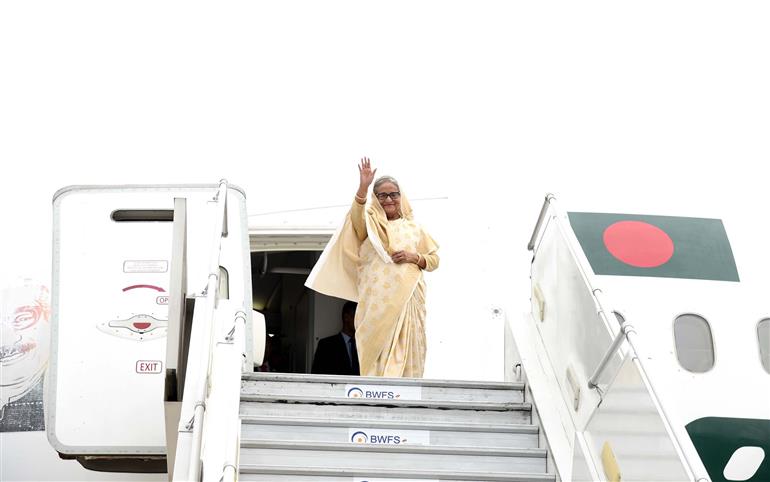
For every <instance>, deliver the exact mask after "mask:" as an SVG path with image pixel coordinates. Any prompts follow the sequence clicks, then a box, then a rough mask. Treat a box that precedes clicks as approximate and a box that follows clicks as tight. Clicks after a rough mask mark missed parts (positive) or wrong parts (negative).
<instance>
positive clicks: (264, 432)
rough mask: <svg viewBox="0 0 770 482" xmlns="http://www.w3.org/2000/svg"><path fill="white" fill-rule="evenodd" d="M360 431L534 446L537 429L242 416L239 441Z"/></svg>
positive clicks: (448, 443) (378, 439)
mask: <svg viewBox="0 0 770 482" xmlns="http://www.w3.org/2000/svg"><path fill="white" fill-rule="evenodd" d="M359 432H363V434H364V437H363V438H364V443H383V442H389V441H390V440H389V439H388V438H387V436H388V435H391V436H393V437H398V439H397V440H398V442H399V443H403V444H409V445H415V444H417V445H429V446H443V447H458V446H472V447H501V448H536V447H537V446H538V428H537V427H535V426H533V425H511V426H505V427H501V426H499V425H483V424H448V423H443V424H442V423H424V422H415V423H394V422H390V421H371V420H370V421H361V420H355V419H349V418H348V419H338V420H333V419H332V420H314V419H291V418H284V419H270V418H268V417H243V418H242V432H241V438H242V440H248V441H268V440H281V441H295V442H314V443H326V442H329V443H356V440H355V439H356V438H358V440H359V441H360V440H361V436H360V435H359V436H358V437H356V434H358V433H359Z"/></svg>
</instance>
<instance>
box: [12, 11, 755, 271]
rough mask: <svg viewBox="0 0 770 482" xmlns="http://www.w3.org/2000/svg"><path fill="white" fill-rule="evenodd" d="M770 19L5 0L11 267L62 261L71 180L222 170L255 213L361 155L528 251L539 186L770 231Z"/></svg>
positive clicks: (334, 198) (341, 187)
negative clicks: (769, 211) (55, 241)
mask: <svg viewBox="0 0 770 482" xmlns="http://www.w3.org/2000/svg"><path fill="white" fill-rule="evenodd" d="M768 25H770V6H768V4H767V3H765V2H670V1H666V2H654V1H653V2H636V3H633V4H629V3H625V2H623V3H621V2H588V3H584V2H580V3H577V2H575V3H553V2H509V1H506V2H488V1H479V0H474V1H463V2H458V1H435V2H428V1H388V2H366V1H350V2H341V1H333V2H329V1H323V2H321V1H312V2H310V1H308V2H299V1H296V2H295V1H275V2H264V1H250V2H209V3H200V2H170V3H169V2H145V1H139V2H107V1H103V0H100V1H93V2H78V1H68V2H35V1H22V2H3V3H2V4H1V5H0V160H1V161H2V165H3V168H4V174H5V175H4V176H3V188H2V190H0V206H1V207H0V209H2V220H3V226H4V229H3V236H2V240H0V243H2V244H0V247H2V249H0V266H2V281H3V283H8V282H10V281H11V280H12V279H14V278H15V277H18V276H22V277H35V278H46V277H47V276H48V275H49V273H50V251H51V235H50V226H51V204H50V202H51V197H52V195H53V194H54V192H55V191H56V190H57V189H59V188H61V187H63V186H66V185H70V184H95V183H98V184H104V183H107V184H113V183H184V182H216V181H217V180H219V179H220V178H223V177H225V178H227V179H229V180H230V181H231V182H233V183H236V184H239V185H241V186H243V187H244V188H246V191H247V194H248V198H249V210H250V212H251V213H258V212H266V211H275V210H278V209H286V208H299V207H306V206H316V205H329V204H344V203H347V202H349V200H350V198H351V196H352V194H353V192H354V190H355V187H356V182H357V172H356V169H355V163H356V161H357V159H358V158H360V157H361V156H363V155H366V156H369V157H370V158H371V159H372V160H373V162H374V163H375V166H378V167H379V168H380V171H379V172H378V173H382V174H384V173H390V174H393V175H395V176H396V177H398V178H399V179H401V182H402V184H403V186H404V189H405V190H406V191H407V192H409V193H410V194H411V196H412V197H430V196H449V197H450V200H451V202H450V203H449V205H450V211H451V212H449V213H448V214H447V216H448V217H450V218H451V219H453V220H455V219H456V220H457V221H458V223H466V224H467V226H468V227H469V228H470V229H471V230H478V229H487V230H491V231H492V232H494V231H495V230H499V233H500V235H505V236H510V237H511V238H512V241H513V242H514V244H515V249H516V250H521V251H520V253H522V254H523V255H525V251H523V248H522V247H523V246H524V245H525V244H526V241H527V239H528V237H529V234H530V232H531V229H532V225H533V223H534V220H535V218H536V216H537V211H538V209H539V207H540V203H541V201H542V196H543V195H544V194H545V193H546V192H554V193H556V194H557V195H559V196H560V198H562V199H568V200H570V199H572V200H575V201H576V202H579V203H587V204H590V205H594V204H595V205H596V206H597V207H598V208H601V209H602V210H606V211H624V210H625V212H646V213H651V214H683V215H704V216H705V215H710V213H715V214H713V217H720V216H721V215H722V213H723V212H728V211H729V212H732V213H736V212H737V213H745V215H746V216H749V217H752V216H753V219H754V220H755V222H758V223H759V225H760V226H759V227H758V228H757V229H764V231H763V232H764V233H765V237H764V239H765V240H767V239H768V236H767V232H768V231H767V224H768V221H767V216H766V213H765V211H764V210H763V209H764V208H762V209H760V208H761V207H762V205H763V204H764V205H766V203H767V200H766V195H765V192H766V191H767V184H768V183H767V181H766V179H767V178H766V176H765V175H764V174H760V173H763V172H764V169H762V168H763V167H764V165H766V164H767V161H768V158H770V136H769V135H768V134H769V133H770V89H769V88H768V86H770V29H768V28H767V26H768ZM664 207H665V208H666V209H663V208H664ZM663 211H665V212H663ZM473 248H474V246H473V245H472V243H470V242H469V244H468V251H467V252H463V253H462V255H463V256H464V257H467V259H469V260H470V259H479V256H480V254H479V253H478V252H476V251H474V249H473ZM487 255H488V253H487ZM524 257H525V256H522V259H524ZM521 267H522V268H523V269H526V266H525V265H524V264H522V265H521ZM522 279H526V274H525V272H522Z"/></svg>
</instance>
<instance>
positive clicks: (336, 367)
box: [311, 301, 359, 375]
mask: <svg viewBox="0 0 770 482" xmlns="http://www.w3.org/2000/svg"><path fill="white" fill-rule="evenodd" d="M356 306H357V304H356V303H354V302H353V301H348V302H346V303H345V304H344V305H343V306H342V331H340V332H339V333H337V334H336V335H332V336H328V337H326V338H322V339H320V340H318V347H317V348H316V350H315V356H314V357H313V367H312V369H311V372H312V373H321V374H327V375H358V374H359V368H358V351H357V350H356V324H355V318H356Z"/></svg>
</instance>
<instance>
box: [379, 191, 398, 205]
mask: <svg viewBox="0 0 770 482" xmlns="http://www.w3.org/2000/svg"><path fill="white" fill-rule="evenodd" d="M375 196H377V199H379V200H380V202H382V201H385V200H386V199H388V198H391V199H392V200H394V201H398V200H399V199H400V198H401V193H400V192H398V191H394V192H381V193H377V194H375Z"/></svg>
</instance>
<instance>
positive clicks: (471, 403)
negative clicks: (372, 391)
mask: <svg viewBox="0 0 770 482" xmlns="http://www.w3.org/2000/svg"><path fill="white" fill-rule="evenodd" d="M241 400H242V401H244V402H278V403H312V404H323V405H356V406H360V405H372V406H379V407H422V408H445V409H457V410H495V411H500V410H516V409H517V408H518V407H520V406H521V405H522V403H521V402H486V401H475V400H442V401H439V400H415V399H411V400H410V399H400V398H393V399H376V398H347V397H341V398H335V397H313V396H305V395H290V394H283V393H274V394H264V395H262V394H260V395H249V394H241Z"/></svg>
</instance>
